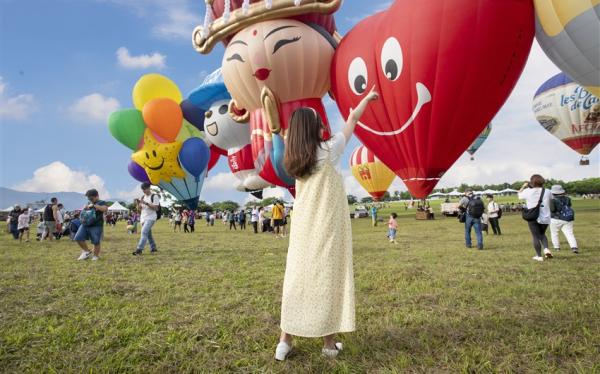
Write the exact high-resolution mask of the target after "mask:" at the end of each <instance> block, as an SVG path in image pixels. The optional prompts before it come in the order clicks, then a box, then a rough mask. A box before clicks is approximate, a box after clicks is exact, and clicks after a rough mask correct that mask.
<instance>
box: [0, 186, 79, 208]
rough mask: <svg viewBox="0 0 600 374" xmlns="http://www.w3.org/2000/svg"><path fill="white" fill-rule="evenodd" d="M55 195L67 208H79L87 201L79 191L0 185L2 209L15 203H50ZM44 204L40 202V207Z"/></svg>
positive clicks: (25, 204)
mask: <svg viewBox="0 0 600 374" xmlns="http://www.w3.org/2000/svg"><path fill="white" fill-rule="evenodd" d="M53 197H56V198H57V199H58V201H59V202H60V203H62V204H63V205H64V206H65V209H67V210H74V209H79V208H81V207H82V206H83V205H84V204H85V202H86V201H87V198H86V197H85V195H84V194H81V193H78V192H24V191H16V190H11V189H10V188H5V187H0V209H6V208H8V207H10V206H13V205H15V204H20V205H21V206H22V207H23V206H27V204H31V203H41V202H45V203H46V204H48V203H50V199H51V198H53ZM42 205H43V204H39V207H41V206H42Z"/></svg>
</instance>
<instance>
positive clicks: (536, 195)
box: [518, 174, 553, 262]
mask: <svg viewBox="0 0 600 374" xmlns="http://www.w3.org/2000/svg"><path fill="white" fill-rule="evenodd" d="M544 183H546V180H545V179H544V178H543V177H542V176H541V175H539V174H534V175H532V176H531V178H530V180H529V182H525V183H524V184H523V186H522V187H521V189H520V190H519V193H518V196H519V199H521V200H525V203H526V206H527V210H530V209H531V210H534V211H535V210H536V209H537V210H538V212H537V217H533V218H532V219H531V220H527V225H528V226H529V231H530V232H531V238H532V241H533V248H534V249H535V256H534V257H533V260H534V261H540V262H541V261H544V257H545V258H547V259H550V258H552V257H553V256H552V252H550V250H549V249H548V238H547V237H546V230H547V229H548V225H550V221H551V213H550V200H552V193H551V192H550V191H548V190H546V189H545V188H544ZM527 213H528V212H527V211H525V210H524V211H523V214H524V216H523V218H525V214H527ZM542 249H543V252H542Z"/></svg>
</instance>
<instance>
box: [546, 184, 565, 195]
mask: <svg viewBox="0 0 600 374" xmlns="http://www.w3.org/2000/svg"><path fill="white" fill-rule="evenodd" d="M550 192H552V195H562V194H564V193H565V189H564V188H563V186H561V185H560V184H555V185H554V186H552V188H551V189H550Z"/></svg>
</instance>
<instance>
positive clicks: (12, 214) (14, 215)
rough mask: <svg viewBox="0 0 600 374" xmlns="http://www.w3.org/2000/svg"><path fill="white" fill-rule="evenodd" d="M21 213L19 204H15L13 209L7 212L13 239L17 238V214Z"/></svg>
mask: <svg viewBox="0 0 600 374" xmlns="http://www.w3.org/2000/svg"><path fill="white" fill-rule="evenodd" d="M21 213H23V210H22V209H21V206H20V205H19V204H17V205H15V206H14V207H13V209H12V210H11V211H10V213H8V218H10V221H9V232H10V233H11V234H12V236H13V239H15V240H16V239H19V216H20V215H21Z"/></svg>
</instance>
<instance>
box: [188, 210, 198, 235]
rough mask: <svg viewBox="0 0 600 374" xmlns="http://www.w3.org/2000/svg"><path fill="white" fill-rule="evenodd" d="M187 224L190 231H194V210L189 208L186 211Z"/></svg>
mask: <svg viewBox="0 0 600 374" xmlns="http://www.w3.org/2000/svg"><path fill="white" fill-rule="evenodd" d="M187 224H188V226H189V228H190V232H194V231H195V226H196V212H195V211H194V210H190V211H189V213H188V218H187Z"/></svg>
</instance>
